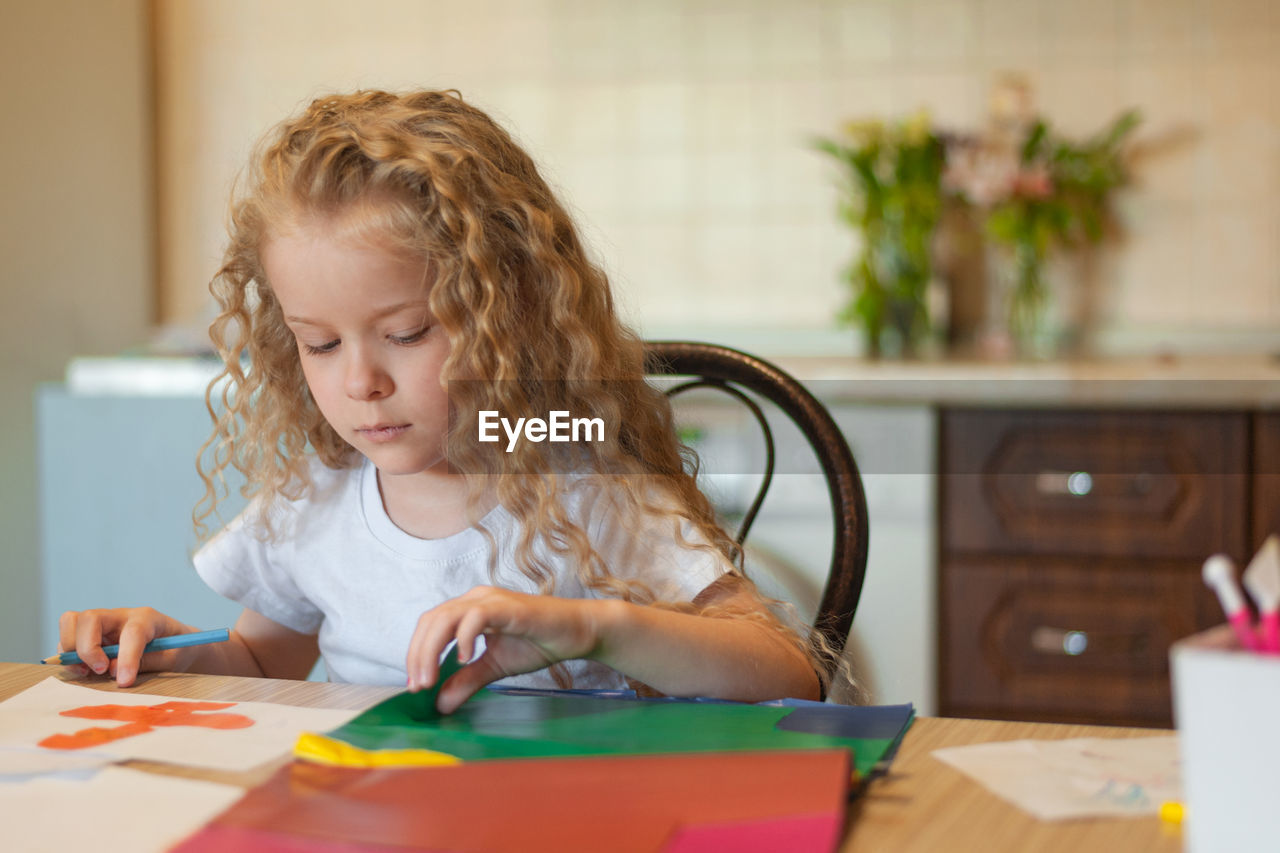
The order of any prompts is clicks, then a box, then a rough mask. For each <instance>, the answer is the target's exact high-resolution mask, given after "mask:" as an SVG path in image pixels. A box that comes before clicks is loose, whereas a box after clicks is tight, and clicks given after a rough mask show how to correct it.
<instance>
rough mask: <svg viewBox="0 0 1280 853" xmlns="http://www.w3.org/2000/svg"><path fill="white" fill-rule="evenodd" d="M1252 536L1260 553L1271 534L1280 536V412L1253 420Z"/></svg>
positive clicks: (1253, 548)
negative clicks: (1264, 541) (1279, 534)
mask: <svg viewBox="0 0 1280 853" xmlns="http://www.w3.org/2000/svg"><path fill="white" fill-rule="evenodd" d="M1253 471H1254V475H1253V534H1252V536H1251V537H1250V540H1251V541H1250V548H1249V550H1250V551H1257V550H1258V549H1259V548H1261V547H1262V543H1263V540H1265V539H1266V538H1267V537H1268V536H1270V535H1271V534H1272V533H1280V412H1268V413H1266V414H1257V415H1254V417H1253Z"/></svg>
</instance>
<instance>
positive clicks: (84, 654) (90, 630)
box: [72, 610, 111, 675]
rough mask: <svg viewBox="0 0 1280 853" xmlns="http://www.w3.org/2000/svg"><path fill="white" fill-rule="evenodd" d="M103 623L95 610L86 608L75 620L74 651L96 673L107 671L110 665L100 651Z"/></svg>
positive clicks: (104, 654)
mask: <svg viewBox="0 0 1280 853" xmlns="http://www.w3.org/2000/svg"><path fill="white" fill-rule="evenodd" d="M102 635H103V625H102V619H101V617H100V616H99V615H98V613H97V611H94V610H87V611H85V612H84V613H81V614H80V616H79V618H78V619H77V620H76V626H75V640H74V642H73V643H72V646H73V648H75V650H76V653H77V654H79V655H80V660H82V661H84V663H85V666H87V667H89V669H91V670H93V671H94V672H96V673H97V674H98V675H101V674H102V673H104V672H106V671H107V667H108V666H109V665H110V663H111V662H110V660H108V658H107V655H106V653H105V652H104V651H102Z"/></svg>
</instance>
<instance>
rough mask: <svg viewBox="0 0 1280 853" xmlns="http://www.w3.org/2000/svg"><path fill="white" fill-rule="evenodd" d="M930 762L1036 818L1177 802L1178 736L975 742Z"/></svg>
mask: <svg viewBox="0 0 1280 853" xmlns="http://www.w3.org/2000/svg"><path fill="white" fill-rule="evenodd" d="M933 755H934V757H935V758H938V759H939V760H941V761H944V762H946V763H947V764H950V765H951V766H952V767H954V768H956V769H957V770H959V771H960V772H961V773H964V774H965V775H967V776H970V777H971V778H973V779H974V780H976V781H978V782H980V783H981V784H982V785H984V786H985V787H986V788H987V789H988V790H990V791H991V792H992V793H994V794H996V795H997V796H1000V797H1002V798H1004V799H1005V800H1008V801H1009V802H1011V803H1013V804H1014V805H1015V806H1018V807H1019V808H1021V809H1024V810H1025V811H1028V812H1030V813H1031V814H1033V815H1034V816H1036V817H1038V818H1040V819H1041V820H1061V819H1064V818H1074V817H1100V816H1136V815H1151V814H1155V813H1157V812H1158V811H1159V809H1160V804H1161V803H1164V802H1167V801H1170V800H1179V801H1180V800H1181V799H1182V772H1181V768H1180V764H1179V759H1178V738H1177V736H1157V737H1138V738H1076V739H1074V740H1015V741H1005V742H1002V743H978V744H973V745H971V746H951V747H947V748H945V749H939V750H935V751H934V753H933Z"/></svg>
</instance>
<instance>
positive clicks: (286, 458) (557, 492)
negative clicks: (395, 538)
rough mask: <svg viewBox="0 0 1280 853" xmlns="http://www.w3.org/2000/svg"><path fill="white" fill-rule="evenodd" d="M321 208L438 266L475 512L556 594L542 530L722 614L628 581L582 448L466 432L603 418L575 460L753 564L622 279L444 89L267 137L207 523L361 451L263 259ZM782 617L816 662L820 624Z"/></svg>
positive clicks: (610, 580)
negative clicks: (598, 516) (507, 528)
mask: <svg viewBox="0 0 1280 853" xmlns="http://www.w3.org/2000/svg"><path fill="white" fill-rule="evenodd" d="M308 218H322V219H325V220H327V221H339V222H341V224H342V226H343V228H344V229H345V230H346V231H347V232H349V233H351V234H352V235H353V236H356V237H360V238H364V239H366V240H369V241H371V242H375V243H376V244H377V245H380V246H386V247H388V248H389V249H390V250H392V251H397V252H401V253H403V254H404V255H405V256H407V257H413V258H420V259H422V260H423V262H424V267H428V266H429V272H430V282H431V284H430V290H429V295H428V305H429V309H430V311H431V313H432V314H433V315H434V316H435V318H436V319H437V321H438V323H439V324H440V327H441V328H442V330H443V331H444V332H445V334H446V336H447V338H448V340H449V342H450V351H449V354H448V356H447V358H446V360H445V363H444V366H443V369H442V374H441V381H442V382H446V383H447V387H448V391H449V401H450V408H451V410H452V415H453V422H452V423H451V427H450V439H449V442H448V451H447V454H448V460H449V463H450V465H451V467H452V468H453V470H455V471H459V472H461V473H463V474H465V475H467V481H468V485H469V494H470V506H471V510H472V515H473V517H475V518H478V517H479V515H480V514H481V513H479V512H478V511H477V507H478V504H479V496H480V495H481V494H482V493H484V492H485V490H486V489H488V490H490V493H491V494H493V495H494V496H495V497H496V499H497V500H498V502H499V503H500V504H501V505H502V506H503V507H504V508H505V509H506V510H507V511H508V512H510V513H511V514H512V515H513V516H515V518H517V519H518V520H519V521H520V522H521V524H520V526H519V529H520V531H521V533H520V541H519V542H518V543H517V547H516V549H515V552H516V555H517V560H516V562H517V565H518V567H519V569H520V571H522V572H523V573H524V574H526V575H527V576H529V577H530V578H531V579H533V580H534V581H535V582H536V583H537V584H538V586H539V589H540V590H541V591H542V592H544V593H547V592H550V591H551V589H552V587H553V581H554V579H553V577H552V575H551V572H550V570H549V568H548V567H547V565H545V563H544V561H543V560H541V559H540V558H539V556H538V549H537V548H536V547H535V544H536V543H537V542H538V540H539V539H540V540H541V542H542V543H544V544H545V545H546V546H547V547H548V548H549V549H550V550H551V551H552V552H553V553H556V554H560V555H567V556H568V557H570V558H571V564H573V565H575V566H577V571H578V574H579V577H580V578H581V580H582V582H583V584H584V586H585V587H586V588H587V589H590V590H592V591H594V592H596V593H598V594H603V595H607V596H610V597H618V598H622V599H624V600H628V601H634V602H637V603H649V604H658V605H659V606H677V607H681V609H691V610H698V611H699V612H708V611H707V609H706V608H697V607H694V606H692V605H688V604H686V605H683V606H679V605H670V604H665V603H663V602H660V601H656V600H655V597H654V594H653V593H652V592H651V591H650V590H648V589H647V588H646V587H645V586H644V585H643V584H639V583H636V582H634V581H624V580H621V579H619V578H617V577H616V576H615V575H614V574H613V573H612V572H611V571H610V570H609V567H608V566H607V565H605V563H604V561H603V559H602V558H601V557H600V555H599V554H598V553H596V551H595V550H594V549H593V548H592V545H591V542H590V541H589V539H588V536H587V534H586V531H585V530H584V529H583V528H582V526H581V525H580V524H579V523H578V522H577V521H576V520H575V519H574V518H572V517H570V513H569V512H568V511H567V509H566V504H565V501H563V500H562V498H563V496H564V494H565V493H566V491H567V490H568V489H570V488H571V487H572V484H573V483H574V482H575V480H576V478H575V476H573V475H572V474H571V472H569V471H566V470H564V468H562V467H561V466H562V465H565V464H566V461H567V460H566V459H565V458H563V454H562V455H561V457H560V458H557V457H556V455H555V454H549V453H548V452H547V450H546V449H545V448H546V445H540V444H539V445H534V444H532V443H530V442H521V443H518V444H517V445H516V447H515V448H514V450H513V451H512V452H511V453H500V454H493V453H485V452H484V451H482V450H481V449H480V448H479V447H478V446H477V445H476V444H474V442H471V441H467V440H462V439H464V438H465V436H466V435H467V434H468V431H469V434H470V435H475V432H474V430H475V422H474V419H473V418H474V416H473V415H470V416H469V415H468V414H467V413H476V412H479V411H480V410H497V411H501V412H523V411H537V412H550V411H554V410H565V411H569V412H573V413H575V415H582V414H585V415H587V416H589V417H598V418H601V419H602V420H603V422H604V423H605V424H608V425H609V426H610V427H611V432H610V436H609V440H607V441H604V442H583V443H581V444H577V445H575V446H574V447H573V448H572V452H571V456H572V459H571V460H570V461H571V462H572V467H573V468H574V469H575V471H577V472H581V471H587V472H590V473H591V475H592V476H593V477H596V476H598V477H603V478H604V479H605V480H606V481H607V482H608V484H609V493H610V495H611V496H612V497H613V498H614V499H615V500H616V501H618V502H619V507H620V508H621V510H622V511H621V512H620V517H622V518H629V517H638V516H639V515H642V514H645V513H648V514H650V516H653V515H655V514H656V515H658V516H669V517H671V519H672V524H673V531H674V534H675V536H676V537H677V538H678V539H681V540H686V539H687V540H688V541H691V542H692V543H694V544H693V547H702V548H707V549H714V550H715V551H718V552H720V553H721V554H723V555H724V556H725V557H726V558H727V559H728V560H729V561H730V562H731V563H732V564H733V565H734V567H735V575H736V576H737V577H741V552H740V549H739V547H738V545H737V544H736V543H735V542H734V541H733V540H732V539H731V538H730V537H729V536H728V535H727V534H726V533H725V532H724V530H723V529H722V528H721V527H720V525H719V524H718V523H717V521H716V519H715V516H714V512H713V510H712V507H711V505H710V503H709V502H708V500H707V499H706V497H705V496H704V495H703V494H702V493H701V492H700V491H699V490H698V488H697V486H696V482H695V478H694V476H693V475H692V474H691V473H690V472H689V471H687V470H686V463H687V462H689V460H690V457H689V455H688V452H687V451H686V449H685V448H683V447H682V446H681V445H680V443H679V442H678V440H677V438H676V431H675V429H674V424H673V416H672V413H671V408H670V405H669V403H668V401H667V399H666V397H665V396H664V395H663V394H662V392H661V391H660V390H658V389H656V388H654V387H652V386H651V385H649V384H648V383H646V382H644V381H643V380H644V353H643V345H642V343H641V341H640V340H639V339H638V338H637V337H636V336H635V335H634V334H633V333H632V332H631V331H630V330H628V329H627V328H626V327H625V326H624V325H623V324H622V323H621V322H620V321H619V319H618V317H617V314H616V311H615V307H614V302H613V297H612V295H611V292H610V288H609V283H608V280H607V278H606V276H605V274H604V273H603V272H602V271H601V270H600V269H599V268H598V267H597V266H596V265H594V264H593V263H592V262H591V261H590V260H589V258H588V256H587V252H586V249H585V247H584V246H583V244H582V242H581V240H580V239H579V237H578V234H577V232H576V230H575V228H574V225H573V223H572V221H571V219H570V217H569V215H568V213H567V212H566V211H565V209H564V208H563V207H562V205H561V204H560V203H559V201H558V200H557V199H556V197H555V195H554V194H553V193H552V191H551V189H550V188H549V187H548V186H547V184H546V182H545V181H544V180H543V179H542V177H541V176H540V175H539V173H538V171H537V169H536V167H535V165H534V163H533V161H532V160H531V159H530V157H529V156H528V155H527V154H526V153H525V152H524V151H523V150H522V149H521V148H520V147H519V146H518V145H517V144H516V143H515V142H514V141H513V140H512V139H511V137H510V136H509V135H508V133H507V132H506V131H505V130H503V129H502V128H501V127H500V126H499V125H498V124H496V123H495V122H494V121H493V120H492V119H491V118H490V117H489V116H488V115H486V114H485V113H484V112H482V111H481V110H479V109H477V108H475V107H473V106H471V105H469V104H467V103H465V102H464V101H463V100H462V98H461V96H460V95H459V94H458V93H456V92H443V91H422V92H412V93H407V94H393V93H388V92H382V91H362V92H356V93H353V94H349V95H334V96H329V97H324V98H320V99H317V100H315V101H313V102H312V103H311V104H310V105H309V106H308V107H307V108H306V109H305V110H303V111H302V112H301V114H299V115H298V116H296V117H294V118H291V119H288V120H286V121H285V122H283V123H281V124H280V125H278V126H277V127H276V128H275V129H274V131H272V132H271V133H269V134H268V135H267V136H266V137H265V138H264V140H263V141H262V143H260V147H259V149H258V151H257V153H256V154H255V157H254V159H253V161H252V163H251V165H250V168H249V171H248V172H247V173H246V175H245V176H244V177H243V178H242V185H241V188H240V191H239V192H238V193H237V198H236V199H235V200H234V201H233V204H232V209H231V218H230V228H229V230H230V243H229V245H228V248H227V250H226V254H225V257H224V260H223V263H222V266H221V268H220V269H219V271H218V273H217V275H216V276H215V278H214V280H213V281H212V283H211V284H210V290H211V292H212V293H213V295H214V297H215V298H216V300H217V302H218V304H219V306H220V308H221V311H220V313H219V315H218V317H217V318H216V319H215V320H214V322H213V324H212V326H211V328H210V335H211V337H212V339H213V342H214V344H215V345H216V347H217V349H218V352H219V354H220V355H221V356H222V358H223V361H224V363H225V368H224V370H223V371H222V373H221V374H220V375H219V377H218V378H217V379H215V380H214V382H212V383H211V384H210V386H209V391H208V394H207V397H206V402H207V405H208V408H209V412H210V415H211V417H212V418H213V420H214V427H213V433H212V435H211V436H210V438H209V440H208V441H207V442H206V444H205V446H204V447H203V448H202V450H201V453H200V458H199V460H198V462H197V468H198V470H199V472H200V476H201V478H202V480H203V481H204V484H205V495H204V497H203V498H202V499H201V501H200V503H199V504H198V505H197V507H196V511H195V513H194V516H193V517H194V520H195V523H196V526H197V529H198V531H199V532H200V534H201V535H202V536H204V535H207V533H208V527H207V525H206V524H205V522H206V520H207V519H209V517H210V516H211V515H214V514H215V513H216V509H217V504H218V502H219V500H220V499H221V498H224V497H225V496H226V491H227V487H226V484H225V473H226V471H227V469H228V468H231V467H234V468H235V469H237V470H239V471H240V472H241V473H242V474H243V475H244V477H245V480H246V484H245V486H244V487H243V488H242V490H241V492H242V494H243V495H244V496H245V497H247V498H254V497H257V498H259V499H260V500H259V503H260V504H261V505H262V506H264V507H265V506H268V505H270V504H271V503H272V502H273V501H274V500H276V499H278V498H285V499H297V498H299V497H301V496H302V495H303V494H305V493H306V491H307V490H308V489H309V488H310V481H309V477H308V473H307V472H308V464H309V461H308V460H309V456H310V454H311V453H314V454H315V455H316V456H317V457H319V459H320V460H321V461H322V462H323V463H324V464H325V465H326V466H329V467H331V468H344V467H351V466H353V465H355V464H357V463H358V459H359V456H358V454H357V452H356V451H355V449H354V448H352V447H351V446H350V445H349V444H347V443H346V442H345V441H344V440H343V439H342V438H340V437H339V436H338V434H337V432H335V430H334V429H333V428H332V427H331V426H330V425H329V424H328V423H327V422H326V421H325V419H324V417H323V416H322V415H321V413H320V410H319V409H318V407H317V406H316V403H315V401H314V399H313V398H312V396H311V393H310V390H309V389H308V387H307V383H306V381H305V379H304V377H303V371H302V366H301V363H300V360H299V356H298V350H297V345H296V342H295V339H294V337H293V334H292V332H291V331H290V330H289V328H288V327H287V326H286V325H285V321H284V317H283V315H282V312H281V309H280V305H279V303H278V302H277V300H276V298H275V296H274V294H273V292H272V289H271V285H270V282H269V280H268V278H267V276H266V273H265V270H264V268H263V264H262V251H263V247H264V245H265V244H266V243H267V241H269V240H270V239H271V238H272V236H273V235H277V234H279V233H280V229H282V228H287V227H290V226H291V225H296V224H298V223H299V222H301V221H305V220H307V219H308ZM492 474H501V475H516V476H499V477H492V476H489V475H492ZM262 520H263V521H264V522H265V521H266V517H265V510H264V515H263V519H262ZM686 531H687V532H688V534H689V535H688V536H687V537H686V536H685V533H686ZM485 533H486V535H487V536H489V535H490V534H488V532H487V531H485ZM490 539H491V541H492V537H491V536H490ZM496 550H497V549H491V553H494V555H495V556H494V557H493V558H492V559H491V570H492V569H493V567H494V563H493V560H496ZM743 582H744V583H746V584H747V586H748V587H749V588H752V589H753V588H754V587H753V586H752V585H750V583H749V582H747V581H745V579H743ZM774 625H775V626H776V627H777V629H778V630H779V631H782V632H784V633H786V634H787V635H788V637H789V638H790V639H792V640H793V641H794V642H795V643H796V645H798V646H800V647H801V648H803V649H805V650H806V653H809V654H810V655H811V657H812V655H813V651H812V650H813V648H814V645H813V641H812V640H811V639H810V637H802V636H800V634H797V633H796V632H795V631H794V630H793V629H791V628H786V627H784V626H783V625H782V623H781V622H774ZM815 668H816V669H817V670H818V672H819V673H820V676H823V674H824V673H825V672H826V671H827V670H828V667H827V666H825V665H819V666H817V667H815ZM823 680H824V682H825V677H823Z"/></svg>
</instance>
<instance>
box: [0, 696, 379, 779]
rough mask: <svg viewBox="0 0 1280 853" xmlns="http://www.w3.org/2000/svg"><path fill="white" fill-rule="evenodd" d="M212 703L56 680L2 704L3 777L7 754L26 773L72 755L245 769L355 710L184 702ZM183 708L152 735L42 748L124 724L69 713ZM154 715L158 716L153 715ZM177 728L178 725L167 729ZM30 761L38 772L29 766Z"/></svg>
mask: <svg viewBox="0 0 1280 853" xmlns="http://www.w3.org/2000/svg"><path fill="white" fill-rule="evenodd" d="M210 701H217V700H203V699H189V698H181V697H176V696H157V695H153V694H147V693H131V692H124V691H120V692H115V693H106V692H104V691H101V690H93V689H91V688H88V687H78V686H76V685H74V684H67V683H66V682H63V681H60V680H58V679H56V678H46V679H45V680H44V681H41V682H40V683H38V684H36V685H34V686H32V687H30V688H28V689H27V690H24V691H23V692H22V693H19V694H18V695H16V696H13V697H11V698H9V699H7V700H6V701H4V702H0V772H4V771H3V767H4V762H5V760H6V759H5V754H6V751H8V750H25V751H26V752H23V753H21V755H20V754H19V753H18V752H16V751H15V752H13V753H12V754H11V755H10V756H9V757H10V760H12V761H13V762H14V763H15V764H17V763H18V762H19V760H20V761H21V763H22V766H23V768H24V770H23V772H33V771H35V770H38V769H39V766H38V765H39V759H38V758H35V757H33V752H32V751H34V755H36V756H38V755H39V754H46V755H49V756H51V757H50V758H49V760H48V768H49V769H51V770H52V769H57V767H58V766H59V764H60V763H65V762H66V761H67V759H66V756H67V755H69V754H79V755H81V756H100V757H104V758H106V759H108V760H112V761H123V760H125V759H131V758H138V759H145V760H149V761H166V762H170V763H174V764H185V765H189V766H194V767H209V768H213V769H217V770H248V769H250V768H252V767H255V766H257V765H258V764H261V763H262V762H264V761H269V760H271V759H273V758H276V757H277V756H281V755H285V754H287V753H288V752H290V751H291V750H292V749H293V744H294V742H295V741H296V740H297V739H298V735H299V734H300V733H301V732H303V731H318V732H323V731H327V730H329V729H332V728H336V727H337V726H340V725H342V724H343V723H345V722H346V721H347V720H350V719H351V718H352V717H354V716H356V714H358V713H359V712H358V711H347V710H344V711H335V710H329V709H323V708H299V707H296V706H293V705H276V704H272V703H267V702H235V703H231V704H230V706H229V707H226V708H221V709H208V710H204V709H201V708H200V707H199V706H196V705H191V704H188V703H196V702H210ZM166 703H183V704H178V705H173V706H170V707H171V708H173V710H172V711H171V712H169V713H170V714H172V715H173V716H169V717H167V718H166V719H165V721H164V722H165V723H166V724H155V723H153V724H152V725H151V728H150V730H149V731H146V732H143V733H140V734H136V735H133V736H130V737H125V738H123V739H120V740H114V741H111V742H108V743H102V744H98V745H93V746H89V747H85V748H81V749H49V748H43V749H42V748H41V747H40V746H39V745H40V743H41V741H44V740H45V739H46V738H48V737H49V736H51V735H75V734H76V733H78V732H82V731H84V730H88V729H95V728H97V729H106V730H113V729H117V728H120V727H123V726H127V725H129V724H130V723H129V721H128V720H122V719H87V718H82V717H73V716H64V715H62V714H61V712H63V711H67V710H69V709H77V708H85V707H102V706H110V705H115V706H126V710H122V711H117V712H107V713H114V714H115V716H116V717H127V716H128V715H130V714H131V713H134V712H132V711H130V710H127V709H131V708H135V707H142V706H155V705H165V704H166ZM219 715H221V716H222V717H223V718H224V719H225V720H228V721H233V722H234V723H235V724H237V725H241V726H242V727H239V728H210V727H208V726H209V724H210V722H211V721H210V720H209V719H208V718H209V717H213V716H219ZM151 716H155V714H152V715H151ZM171 723H176V725H174V724H171ZM33 762H34V763H35V765H36V766H34V767H33V766H32V764H33Z"/></svg>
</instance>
